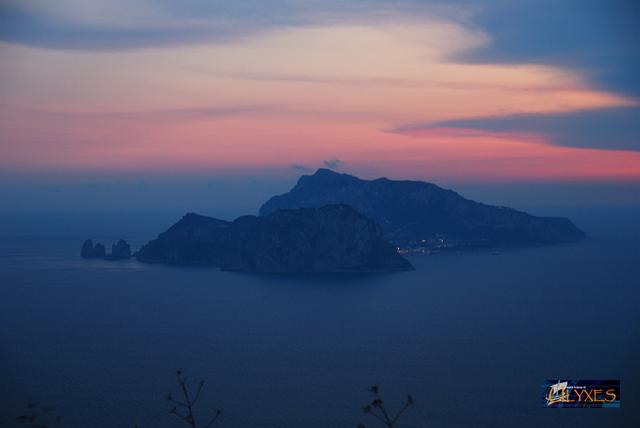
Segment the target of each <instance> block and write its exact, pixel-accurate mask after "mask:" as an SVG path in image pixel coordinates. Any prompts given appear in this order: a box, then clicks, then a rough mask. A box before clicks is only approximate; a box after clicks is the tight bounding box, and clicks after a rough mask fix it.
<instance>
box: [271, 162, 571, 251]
mask: <svg viewBox="0 0 640 428" xmlns="http://www.w3.org/2000/svg"><path fill="white" fill-rule="evenodd" d="M328 204H347V205H351V206H352V207H353V208H355V209H356V210H357V211H358V212H360V213H362V214H364V215H365V216H367V217H369V218H371V219H373V220H374V221H376V222H378V223H379V224H380V225H381V226H382V227H383V229H384V231H385V235H386V237H387V239H389V240H390V241H391V242H393V243H394V244H396V245H399V246H403V247H419V246H423V245H425V243H437V245H440V246H444V247H452V246H455V247H459V246H464V247H487V246H489V247H491V246H493V247H499V246H526V245H540V244H553V243H559V242H573V241H577V240H579V239H582V238H583V237H584V232H582V231H581V230H580V229H578V228H577V227H576V226H575V225H574V224H573V223H571V221H569V220H568V219H557V218H546V217H535V216H532V215H529V214H527V213H524V212H520V211H516V210H513V209H507V210H505V209H504V208H503V207H494V206H490V205H486V204H482V203H478V202H475V201H472V200H469V199H466V198H464V197H462V196H460V195H459V194H457V193H456V192H454V191H451V190H446V189H443V188H441V187H439V186H436V185H435V184H431V183H427V182H423V181H398V180H389V179H377V180H362V179H360V178H358V177H355V176H353V175H349V174H343V173H338V172H335V171H331V170H329V169H326V168H321V169H319V170H317V171H316V172H315V174H313V175H305V176H302V177H300V180H298V183H297V184H296V185H295V187H294V188H293V189H291V191H290V192H288V193H285V194H283V195H279V196H274V197H273V198H271V199H269V200H268V201H267V202H266V203H265V204H264V205H263V206H262V207H261V208H260V215H268V214H269V213H272V212H274V211H277V210H279V209H292V208H304V207H320V206H323V205H328ZM430 245H431V244H430ZM433 245H435V244H433Z"/></svg>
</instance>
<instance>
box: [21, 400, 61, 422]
mask: <svg viewBox="0 0 640 428" xmlns="http://www.w3.org/2000/svg"><path fill="white" fill-rule="evenodd" d="M16 420H17V421H18V422H21V423H23V424H25V425H27V426H30V427H32V428H49V427H52V426H54V425H55V426H57V425H59V424H60V422H61V421H62V417H61V416H60V415H56V414H54V413H53V410H52V409H51V408H49V407H46V406H43V405H42V404H40V403H39V402H37V401H32V400H29V401H28V403H27V413H25V414H24V415H20V416H18V417H17V418H16Z"/></svg>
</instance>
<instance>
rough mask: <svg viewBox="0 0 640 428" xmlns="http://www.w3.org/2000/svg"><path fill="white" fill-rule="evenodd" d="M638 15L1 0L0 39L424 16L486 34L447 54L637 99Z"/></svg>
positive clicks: (138, 40) (167, 41)
mask: <svg viewBox="0 0 640 428" xmlns="http://www.w3.org/2000/svg"><path fill="white" fill-rule="evenodd" d="M639 16H640V2H638V1H637V0H609V1H589V2H586V1H584V0H563V1H557V0H520V1H517V2H510V1H504V0H485V1H478V0H476V1H474V0H455V1H448V2H446V1H444V0H397V1H394V2H389V1H388V0H354V1H349V2H344V1H339V0H324V1H320V0H310V1H305V2H301V1H299V0H246V1H238V2H224V1H213V0H212V1H201V0H158V1H149V0H140V1H138V2H135V5H134V3H133V2H130V1H125V0H111V1H107V0H82V1H81V0H58V1H56V2H46V1H35V0H5V1H3V2H2V3H1V4H0V40H2V41H6V42H13V43H19V44H23V45H30V46H38V47H46V48H55V49H72V50H122V49H134V48H146V47H158V46H175V45H183V44H193V43H207V42H224V41H229V40H232V39H239V38H246V37H252V36H256V35H260V34H264V33H266V32H271V31H276V30H281V29H287V28H291V27H300V26H308V25H332V24H340V23H363V24H374V25H375V24H376V23H381V22H382V23H390V22H396V23H400V24H402V23H403V22H406V21H409V20H410V21H414V22H415V21H419V20H421V19H422V20H424V19H427V18H431V19H438V20H442V21H448V22H454V23H456V24H457V25H462V26H465V27H467V28H469V29H473V30H477V31H478V33H482V34H486V36H487V40H488V43H483V44H481V46H477V47H474V48H472V49H469V50H467V51H466V52H463V53H460V52H452V55H453V56H452V59H453V60H455V61H459V62H481V63H494V64H495V63H500V64H504V63H528V64H531V63H536V64H550V65H558V66H563V67H570V68H573V69H576V70H578V71H580V72H583V73H584V74H585V75H587V76H588V77H589V78H590V79H592V80H593V81H594V82H597V83H598V84H599V85H601V86H602V87H604V88H606V89H609V90H613V91H617V92H623V93H631V94H634V95H636V96H640V79H638V78H637V76H638V75H640V43H638V40H640V25H637V20H638V17H639ZM425 43H426V44H428V41H425ZM263 77H264V76H263ZM285 77H286V76H285ZM276 78H277V77H276ZM301 81H304V78H303V79H302V80H301ZM327 83H329V82H327ZM339 83H345V82H339ZM388 83H390V82H388Z"/></svg>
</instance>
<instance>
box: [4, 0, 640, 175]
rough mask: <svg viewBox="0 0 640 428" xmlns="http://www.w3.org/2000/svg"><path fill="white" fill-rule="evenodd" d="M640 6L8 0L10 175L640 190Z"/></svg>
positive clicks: (6, 120)
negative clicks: (305, 177) (334, 178)
mask: <svg viewBox="0 0 640 428" xmlns="http://www.w3.org/2000/svg"><path fill="white" fill-rule="evenodd" d="M639 12H640V7H639V6H638V3H637V2H633V1H571V0H568V1H562V2H558V1H539V0H538V1H522V2H511V1H498V0H490V1H464V0H460V1H453V2H451V1H450V2H437V1H417V0H413V1H411V0H406V1H404V0H398V1H377V0H356V1H349V2H345V1H337V0H327V1H315V0H311V1H295V0H277V1H268V0H249V1H233V2H222V1H203V0H158V1H150V0H140V1H125V0H114V1H99V0H58V1H55V2H52V1H48V0H4V1H3V2H2V3H1V5H0V169H1V170H2V172H3V176H5V177H7V176H13V177H16V176H21V177H28V176H30V175H38V176H40V177H42V176H46V175H47V174H54V175H55V176H56V177H61V176H69V177H86V176H97V175H99V176H103V177H105V176H106V177H108V176H117V175H118V174H122V175H127V174H129V175H130V174H150V175H153V176H163V175H164V176H166V175H180V176H203V175H204V176H210V175H214V176H225V177H227V176H228V177H233V176H238V175H243V174H253V175H256V174H258V175H264V176H270V175H272V176H296V175H299V174H300V173H304V172H309V171H313V170H315V168H317V167H320V166H329V167H332V168H334V169H338V170H342V171H346V172H351V173H355V174H358V175H361V176H364V177H375V176H380V175H387V176H392V177H397V178H412V179H425V180H430V181H437V182H445V183H446V182H447V181H455V182H465V181H467V182H474V183H477V182H494V183H495V182H518V181H522V182H532V181H533V182H536V181H540V182H550V181H551V182H567V181H570V182H576V181H578V182H579V181H588V182H594V181H595V182H598V181H606V182H611V181H624V182H638V181H640V79H639V78H638V76H639V75H640V48H639V46H640V43H639V42H640V29H639V28H640V26H638V25H637V19H638V17H639V16H640V13H639Z"/></svg>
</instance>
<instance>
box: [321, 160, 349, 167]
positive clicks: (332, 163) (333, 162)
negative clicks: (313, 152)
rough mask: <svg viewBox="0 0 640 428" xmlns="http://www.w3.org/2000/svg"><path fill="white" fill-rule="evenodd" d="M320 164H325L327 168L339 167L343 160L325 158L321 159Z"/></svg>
mask: <svg viewBox="0 0 640 428" xmlns="http://www.w3.org/2000/svg"><path fill="white" fill-rule="evenodd" d="M322 164H323V165H324V166H326V167H327V168H329V169H339V168H340V167H341V166H342V165H343V164H344V162H342V161H341V160H340V159H335V158H334V159H325V160H323V161H322Z"/></svg>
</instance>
